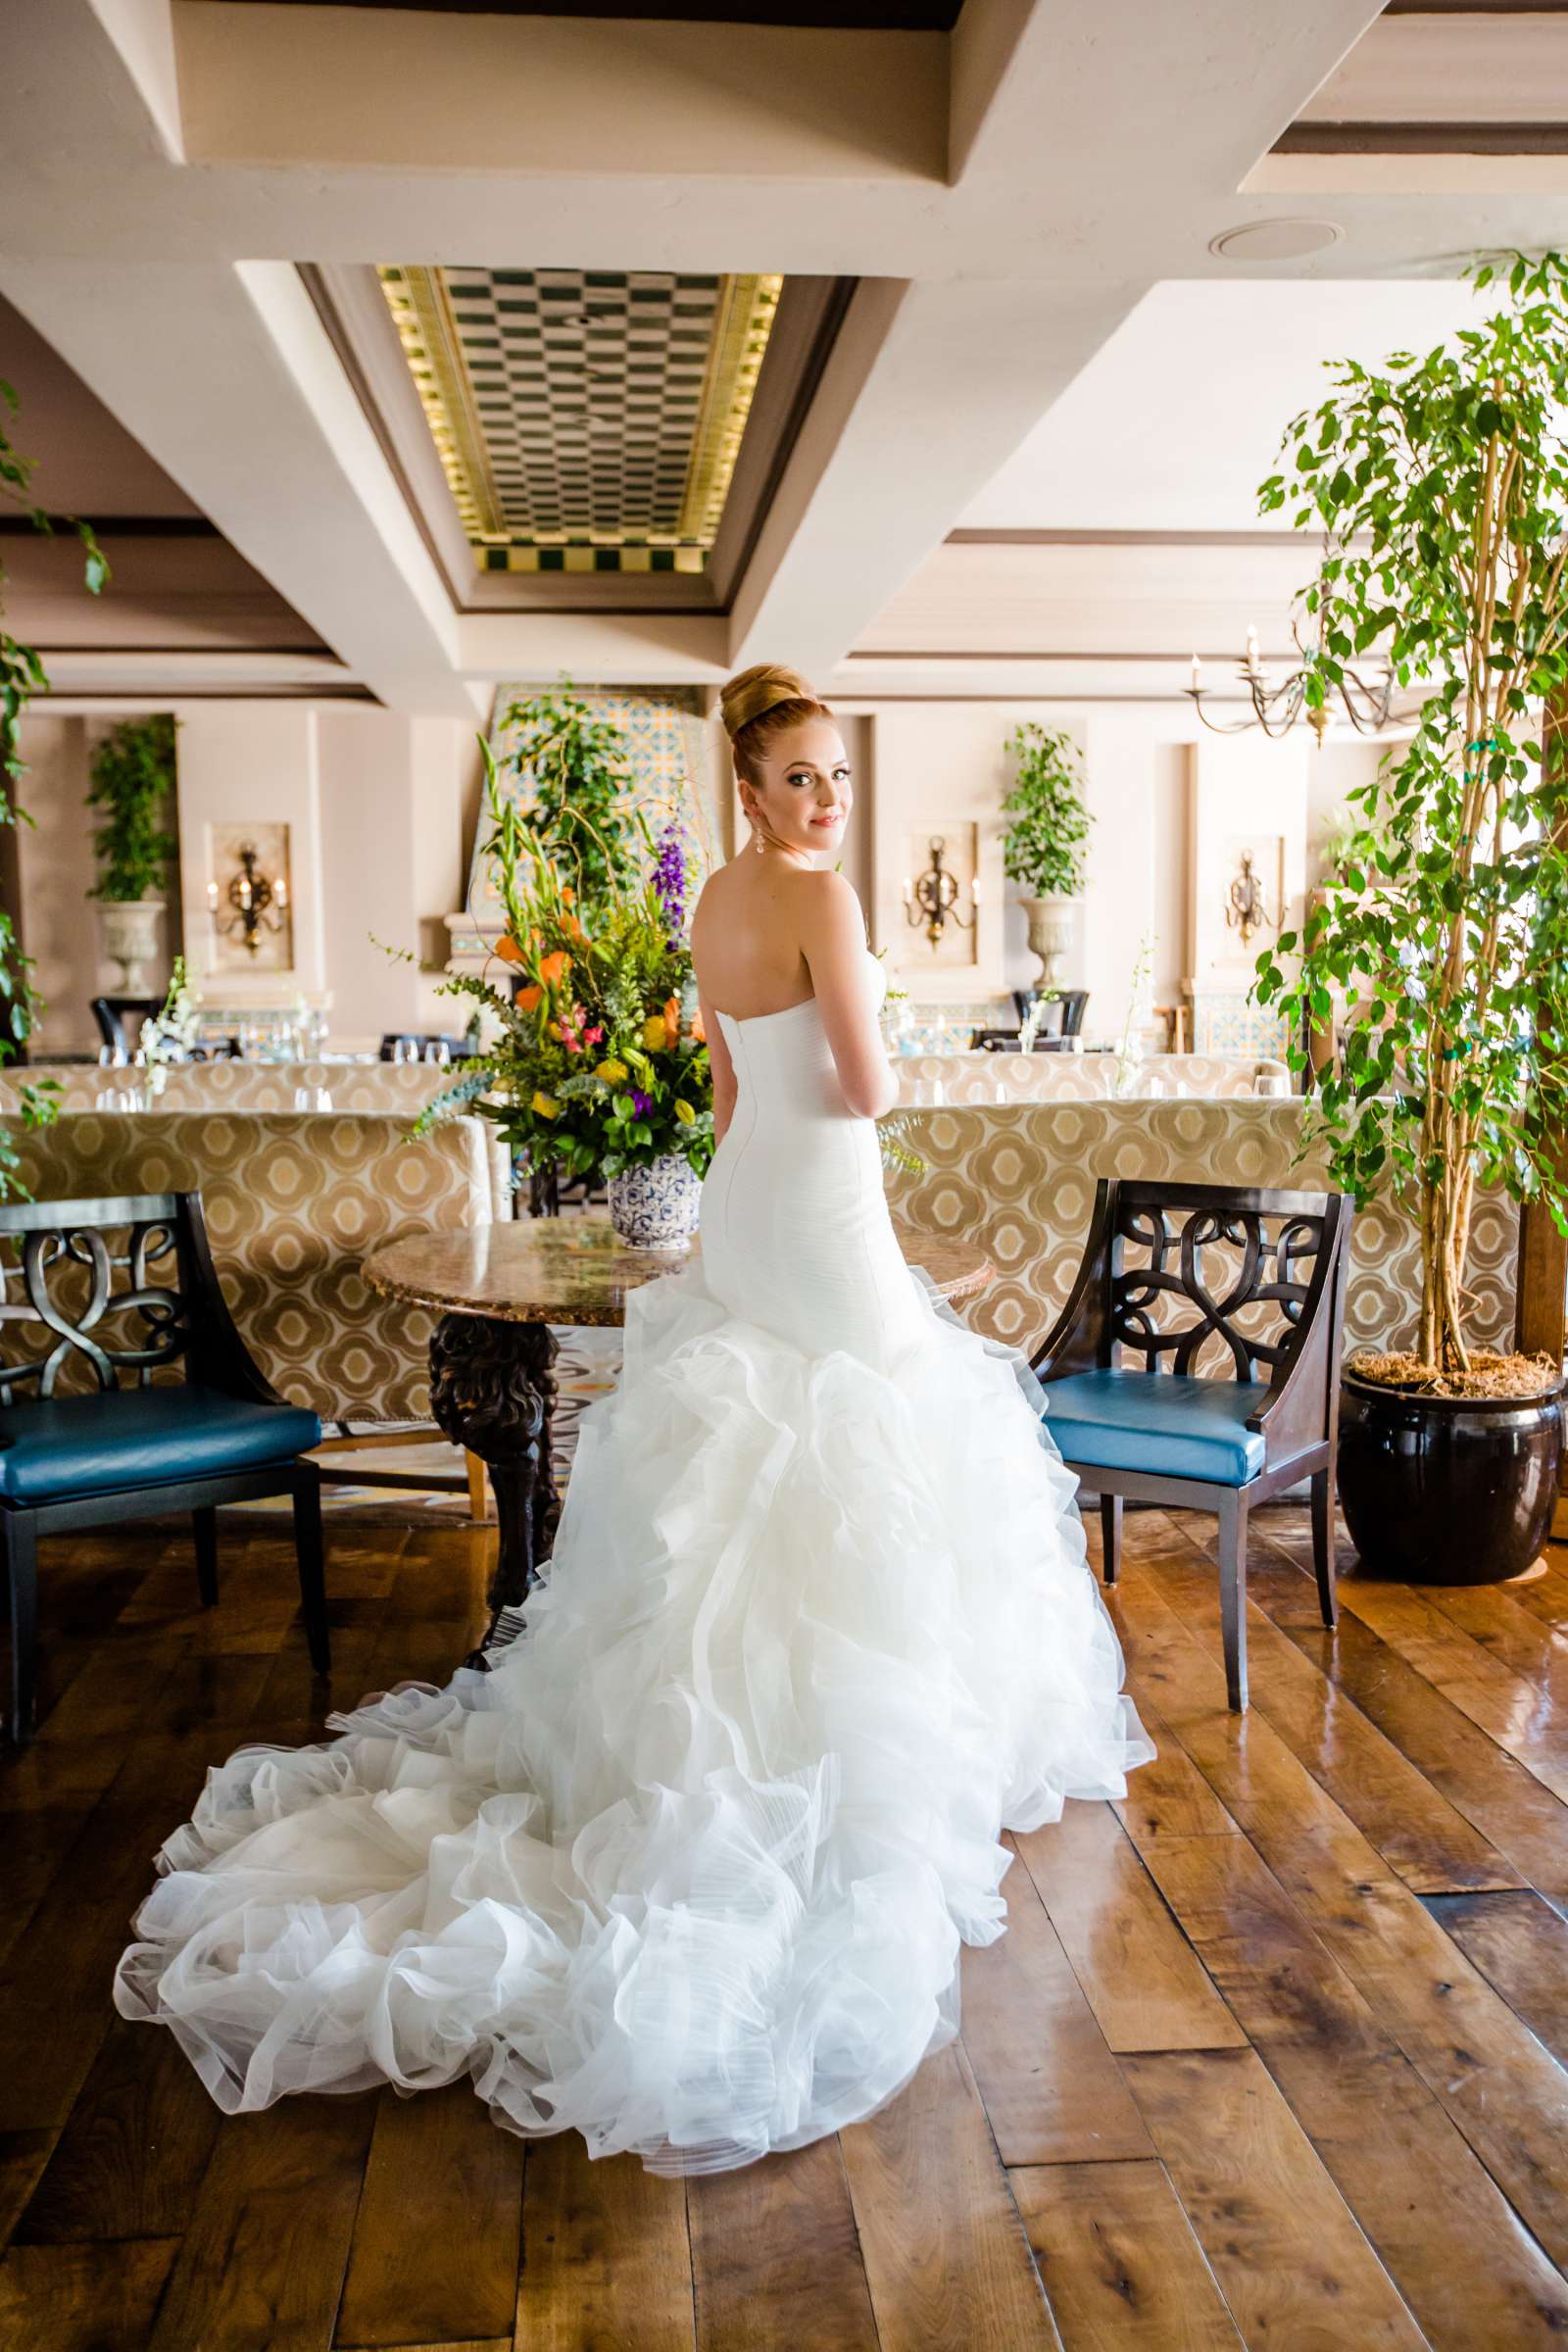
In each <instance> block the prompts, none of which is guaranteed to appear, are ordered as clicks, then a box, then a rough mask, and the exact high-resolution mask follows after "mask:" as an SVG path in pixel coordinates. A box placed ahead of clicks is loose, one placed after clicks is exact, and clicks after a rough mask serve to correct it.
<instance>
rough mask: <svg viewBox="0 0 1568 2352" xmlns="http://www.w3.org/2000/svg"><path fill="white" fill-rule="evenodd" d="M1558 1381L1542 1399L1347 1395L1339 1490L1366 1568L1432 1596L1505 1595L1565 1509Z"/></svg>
mask: <svg viewBox="0 0 1568 2352" xmlns="http://www.w3.org/2000/svg"><path fill="white" fill-rule="evenodd" d="M1562 1389H1563V1383H1562V1382H1561V1381H1560V1380H1559V1381H1558V1382H1557V1383H1556V1384H1555V1386H1554V1387H1552V1388H1550V1389H1548V1390H1546V1391H1544V1393H1543V1394H1542V1395H1541V1396H1539V1397H1429V1396H1424V1395H1422V1394H1420V1393H1419V1392H1418V1391H1414V1390H1410V1389H1395V1388H1390V1387H1388V1386H1387V1385H1386V1384H1385V1383H1383V1382H1381V1381H1374V1380H1365V1379H1360V1378H1358V1377H1357V1375H1356V1372H1355V1368H1354V1364H1353V1362H1352V1363H1349V1364H1348V1365H1347V1366H1346V1367H1345V1371H1344V1373H1343V1375H1342V1377H1341V1388H1340V1443H1339V1487H1340V1500H1341V1502H1342V1504H1343V1505H1344V1509H1345V1522H1346V1525H1347V1527H1348V1529H1349V1533H1350V1541H1351V1543H1352V1544H1354V1545H1355V1548H1356V1550H1357V1551H1358V1552H1359V1553H1360V1555H1361V1557H1362V1559H1363V1560H1364V1561H1365V1562H1366V1564H1367V1566H1368V1567H1369V1568H1371V1569H1374V1570H1380V1571H1382V1572H1383V1573H1384V1574H1386V1575H1390V1576H1396V1577H1406V1578H1408V1579H1409V1580H1410V1581H1411V1582H1412V1583H1414V1584H1422V1585H1494V1584H1498V1583H1500V1582H1501V1581H1502V1580H1503V1579H1504V1578H1505V1577H1510V1576H1518V1575H1519V1574H1520V1573H1521V1571H1522V1570H1524V1569H1526V1568H1528V1567H1529V1566H1530V1564H1531V1562H1532V1561H1533V1560H1536V1559H1539V1557H1540V1556H1541V1551H1542V1547H1543V1545H1544V1543H1545V1541H1546V1535H1547V1531H1548V1529H1549V1528H1550V1525H1551V1514H1552V1506H1553V1504H1554V1503H1555V1501H1556V1498H1557V1463H1558V1458H1559V1456H1560V1453H1561V1450H1562Z"/></svg>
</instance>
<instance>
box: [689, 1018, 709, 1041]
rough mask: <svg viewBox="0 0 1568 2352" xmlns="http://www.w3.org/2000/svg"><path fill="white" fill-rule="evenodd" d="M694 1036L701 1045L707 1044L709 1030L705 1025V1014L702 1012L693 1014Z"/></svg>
mask: <svg viewBox="0 0 1568 2352" xmlns="http://www.w3.org/2000/svg"><path fill="white" fill-rule="evenodd" d="M692 1036H693V1037H694V1039H695V1040H696V1042H697V1043H698V1045H700V1046H706V1045H707V1043H708V1031H707V1030H706V1029H705V1028H704V1026H703V1016H702V1014H701V1013H700V1012H694V1013H693V1014H692Z"/></svg>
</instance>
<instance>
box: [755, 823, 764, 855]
mask: <svg viewBox="0 0 1568 2352" xmlns="http://www.w3.org/2000/svg"><path fill="white" fill-rule="evenodd" d="M752 840H753V842H754V843H755V845H756V849H757V855H758V856H759V858H760V857H761V856H762V855H763V853H764V851H765V850H766V848H767V844H766V842H765V841H764V840H763V839H762V836H761V835H760V833H759V832H758V830H757V827H756V826H755V825H754V826H753V827H752Z"/></svg>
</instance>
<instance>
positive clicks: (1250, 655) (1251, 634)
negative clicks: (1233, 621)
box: [1247, 623, 1260, 670]
mask: <svg viewBox="0 0 1568 2352" xmlns="http://www.w3.org/2000/svg"><path fill="white" fill-rule="evenodd" d="M1247 666H1248V668H1249V669H1252V670H1255V669H1257V668H1258V667H1259V666H1260V664H1259V662H1258V653H1257V631H1256V629H1255V628H1253V627H1252V626H1251V624H1250V623H1249V624H1248V630H1247Z"/></svg>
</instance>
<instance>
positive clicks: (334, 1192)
mask: <svg viewBox="0 0 1568 2352" xmlns="http://www.w3.org/2000/svg"><path fill="white" fill-rule="evenodd" d="M6 1131H7V1132H8V1133H9V1134H10V1136H11V1138H12V1140H13V1141H14V1142H15V1144H16V1146H17V1150H18V1152H19V1154H20V1157H21V1162H22V1175H23V1180H24V1181H25V1184H26V1186H27V1189H28V1190H29V1192H30V1193H31V1194H32V1195H33V1196H34V1198H35V1199H37V1200H40V1201H47V1200H72V1199H76V1200H80V1199H83V1198H90V1197H98V1196H113V1195H117V1194H125V1193H158V1192H177V1191H188V1190H199V1191H200V1193H201V1196H202V1203H203V1206H204V1208H205V1210H206V1215H207V1227H208V1232H209V1234H210V1236H211V1239H212V1245H213V1255H214V1257H215V1259H216V1260H217V1264H218V1272H219V1278H220V1280H221V1284H222V1288H223V1295H224V1297H225V1298H226V1299H227V1300H228V1303H229V1305H230V1307H231V1308H232V1310H233V1313H234V1317H235V1320H236V1322H237V1323H238V1325H239V1328H240V1331H241V1332H242V1334H243V1335H244V1338H245V1340H246V1343H247V1345H248V1346H249V1347H250V1349H251V1351H252V1353H253V1354H254V1355H255V1357H256V1359H257V1361H258V1362H259V1363H260V1365H261V1367H262V1370H263V1371H264V1372H265V1373H266V1375H267V1377H268V1379H269V1380H270V1381H271V1382H272V1384H273V1386H274V1387H275V1388H277V1389H278V1390H279V1391H280V1392H281V1394H282V1395H283V1396H285V1397H287V1398H288V1399H289V1401H290V1402H291V1403H293V1404H306V1405H310V1406H311V1407H313V1409H314V1410H315V1411H317V1412H319V1414H320V1415H321V1416H322V1418H323V1419H325V1420H348V1419H353V1420H356V1421H404V1420H414V1419H421V1418H423V1417H424V1416H425V1415H427V1413H428V1411H429V1380H428V1371H429V1362H428V1348H429V1339H430V1329H431V1324H432V1320H433V1318H432V1317H431V1315H430V1314H429V1313H427V1312H426V1311H425V1310H424V1309H423V1308H421V1307H411V1306H403V1305H399V1304H397V1303H396V1302H395V1301H392V1300H387V1299H378V1298H377V1297H376V1296H375V1294H374V1293H373V1292H371V1291H370V1290H368V1288H367V1286H366V1283H365V1281H364V1278H363V1276H362V1275H361V1273H360V1264H361V1261H362V1259H364V1258H365V1257H366V1256H368V1253H369V1252H370V1251H371V1250H375V1249H377V1248H379V1246H380V1245H381V1243H383V1242H389V1241H395V1240H397V1239H398V1238H399V1237H400V1236H402V1235H403V1234H409V1233H427V1232H437V1231H442V1230H445V1229H450V1228H451V1227H453V1226H461V1225H482V1224H486V1223H488V1222H489V1221H490V1181H489V1174H488V1168H487V1152H488V1147H489V1139H488V1135H487V1132H486V1131H485V1130H484V1129H483V1128H482V1127H481V1125H480V1123H479V1121H478V1120H476V1119H454V1120H453V1121H452V1122H451V1123H450V1125H448V1126H445V1127H442V1128H440V1129H438V1130H437V1132H436V1133H435V1134H433V1135H430V1136H426V1137H424V1138H423V1139H422V1140H421V1141H419V1142H418V1143H411V1142H409V1141H408V1133H409V1122H408V1119H407V1118H406V1117H393V1116H391V1115H389V1114H387V1113H385V1112H380V1113H375V1112H365V1113H355V1112H333V1113H330V1114H328V1113H324V1112H321V1113H302V1114H296V1113H294V1112H292V1111H277V1112H268V1111H260V1112H258V1111H217V1110H213V1111H177V1110H176V1111H136V1112H127V1111H114V1112H111V1111H103V1112H96V1111H79V1112H75V1113H67V1114H66V1115H65V1116H64V1117H62V1118H61V1119H59V1120H57V1121H56V1123H55V1124H54V1125H53V1126H52V1127H44V1128H39V1129H35V1130H27V1129H24V1128H22V1127H20V1126H19V1125H18V1124H17V1123H16V1122H15V1121H11V1120H8V1121H7V1122H6ZM16 1336H17V1335H15V1334H8V1335H7V1337H8V1340H9V1339H12V1338H14V1337H16ZM32 1336H33V1338H34V1339H35V1338H36V1327H34V1329H33V1333H32ZM11 1352H12V1353H13V1354H15V1353H16V1352H17V1349H16V1348H12V1350H11Z"/></svg>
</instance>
